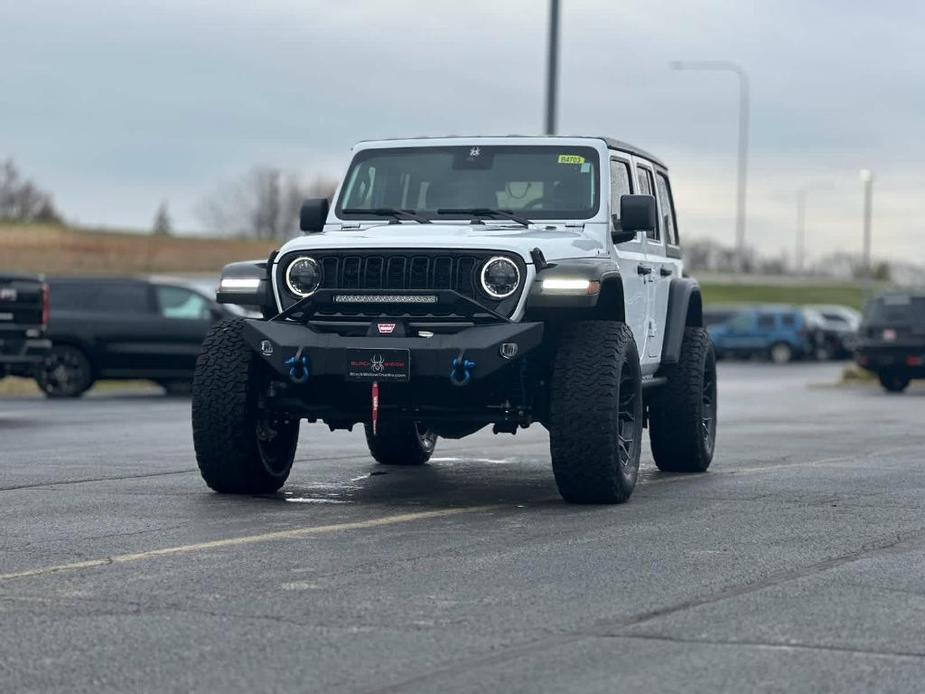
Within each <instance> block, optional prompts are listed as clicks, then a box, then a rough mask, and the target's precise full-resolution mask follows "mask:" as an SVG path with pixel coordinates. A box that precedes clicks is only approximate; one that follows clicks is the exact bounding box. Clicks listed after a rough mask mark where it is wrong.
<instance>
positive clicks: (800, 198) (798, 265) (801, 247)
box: [793, 189, 806, 275]
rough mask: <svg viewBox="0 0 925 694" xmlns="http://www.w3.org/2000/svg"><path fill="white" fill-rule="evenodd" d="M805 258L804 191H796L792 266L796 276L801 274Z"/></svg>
mask: <svg viewBox="0 0 925 694" xmlns="http://www.w3.org/2000/svg"><path fill="white" fill-rule="evenodd" d="M805 257H806V190H803V189H801V190H798V191H797V248H796V255H795V256H794V260H793V264H794V268H795V269H796V272H797V274H798V275H799V274H801V273H802V272H803V267H804V258H805Z"/></svg>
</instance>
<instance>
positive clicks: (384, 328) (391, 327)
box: [376, 323, 395, 335]
mask: <svg viewBox="0 0 925 694" xmlns="http://www.w3.org/2000/svg"><path fill="white" fill-rule="evenodd" d="M376 330H377V331H378V332H379V334H380V335H391V334H392V333H394V332H395V323H377V324H376Z"/></svg>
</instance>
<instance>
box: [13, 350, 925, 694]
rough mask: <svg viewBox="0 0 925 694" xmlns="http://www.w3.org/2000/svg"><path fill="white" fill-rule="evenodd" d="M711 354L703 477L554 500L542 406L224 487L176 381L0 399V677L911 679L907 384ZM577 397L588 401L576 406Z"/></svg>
mask: <svg viewBox="0 0 925 694" xmlns="http://www.w3.org/2000/svg"><path fill="white" fill-rule="evenodd" d="M839 370H840V367H839V366H837V365H812V364H806V365H793V366H788V367H773V366H770V365H760V364H725V363H724V364H722V365H721V372H720V408H721V409H720V431H719V437H718V449H717V456H716V459H715V460H714V463H713V467H712V468H711V470H710V472H708V473H706V474H704V475H698V476H678V475H667V474H661V473H659V472H658V471H657V470H655V468H654V467H653V465H652V463H651V456H649V455H648V452H645V453H644V455H643V461H644V462H643V466H644V471H643V473H642V479H641V481H640V484H639V486H638V487H637V489H636V493H635V494H634V496H633V498H632V500H631V501H630V502H629V503H628V504H626V505H623V506H611V507H575V506H568V505H566V504H564V503H562V502H561V501H560V500H559V498H558V496H557V494H556V489H555V484H554V482H553V478H552V473H551V470H550V468H549V458H548V452H547V448H546V446H547V437H546V434H545V431H543V430H542V429H540V428H539V427H534V428H533V429H531V430H529V431H527V432H520V433H519V434H518V435H517V436H516V437H513V438H512V437H511V436H492V435H491V434H490V433H480V434H479V435H477V436H476V437H473V438H469V439H464V440H462V441H441V442H440V443H439V444H438V449H437V453H436V454H435V457H436V459H435V461H434V462H433V464H432V465H429V466H428V467H426V468H424V469H407V470H396V469H387V468H383V467H381V466H377V465H375V464H374V463H373V462H372V460H371V459H370V458H369V457H368V455H367V454H366V450H365V443H364V441H363V437H362V435H361V434H360V433H359V432H355V433H352V434H348V433H346V432H337V433H334V434H331V433H328V431H327V429H326V428H325V427H322V426H305V427H304V428H303V434H302V439H301V444H300V448H299V452H298V454H297V459H296V460H297V462H296V466H295V468H294V470H293V474H292V476H291V478H290V481H289V484H288V485H287V486H286V487H285V488H284V490H283V492H282V493H280V494H279V495H276V496H272V497H266V498H264V497H244V498H232V497H220V496H218V495H215V494H212V493H210V492H209V491H208V490H207V489H206V487H205V486H204V485H203V484H202V482H201V480H200V478H199V475H198V472H197V471H196V468H195V460H194V458H193V453H192V444H191V436H190V425H189V403H188V401H186V400H183V399H172V398H163V397H155V396H150V395H121V396H116V395H107V396H91V397H88V398H86V399H84V400H83V401H79V402H46V401H44V400H40V399H38V398H35V399H31V398H24V399H6V400H0V441H2V448H0V499H2V503H0V528H2V540H0V543H2V547H0V654H2V656H0V658H2V660H0V691H5V692H13V691H16V692H27V691H60V692H78V691H81V692H83V691H93V692H98V691H176V692H188V691H261V692H270V691H319V692H334V691H344V692H347V691H349V692H354V691H357V692H388V691H433V692H437V691H439V692H462V691H475V690H481V691H505V692H563V691H582V692H614V691H624V690H626V691H629V690H638V691H659V692H664V691H685V692H700V691H702V692H715V691H732V692H741V691H786V692H804V691H805V692H820V691H832V692H851V691H874V690H876V691H921V689H922V682H923V681H925V578H923V575H925V513H923V511H925V428H923V426H922V422H923V415H925V389H923V388H921V387H919V388H913V389H910V391H909V392H908V393H907V394H905V395H902V396H889V395H886V394H884V393H882V392H881V391H880V390H879V389H876V388H873V387H864V386H858V387H851V388H847V387H835V386H833V385H831V384H832V383H834V381H835V380H836V379H837V376H838V373H839ZM590 406H593V403H589V407H590Z"/></svg>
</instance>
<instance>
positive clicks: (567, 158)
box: [559, 154, 585, 164]
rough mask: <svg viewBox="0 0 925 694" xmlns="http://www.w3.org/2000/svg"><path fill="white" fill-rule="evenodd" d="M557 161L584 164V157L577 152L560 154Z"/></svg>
mask: <svg viewBox="0 0 925 694" xmlns="http://www.w3.org/2000/svg"><path fill="white" fill-rule="evenodd" d="M559 163H560V164H584V163H585V158H584V157H581V156H578V155H577V154H560V155H559Z"/></svg>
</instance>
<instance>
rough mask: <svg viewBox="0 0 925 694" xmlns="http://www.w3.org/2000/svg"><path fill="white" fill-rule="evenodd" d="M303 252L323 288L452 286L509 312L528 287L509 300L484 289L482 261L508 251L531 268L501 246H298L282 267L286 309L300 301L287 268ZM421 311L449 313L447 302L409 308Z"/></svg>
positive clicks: (520, 266)
mask: <svg viewBox="0 0 925 694" xmlns="http://www.w3.org/2000/svg"><path fill="white" fill-rule="evenodd" d="M303 255H309V256H311V257H313V258H314V259H315V260H316V261H317V262H318V264H319V265H320V267H321V286H320V288H321V289H334V290H342V289H343V290H348V289H349V290H359V291H363V290H374V291H395V292H400V291H403V290H419V291H420V290H424V291H427V290H439V289H450V290H453V291H455V292H458V293H459V294H462V295H463V296H465V297H468V298H470V299H473V300H475V301H477V302H478V303H480V304H481V305H482V306H485V307H486V308H489V309H491V310H492V311H495V312H497V313H500V314H501V315H505V316H510V315H511V314H512V313H513V312H514V309H515V307H516V306H517V302H518V300H519V298H520V295H521V292H522V291H523V286H521V288H520V290H518V291H517V292H516V293H515V294H514V296H511V297H509V298H507V299H503V300H501V301H498V300H496V299H492V298H491V297H489V296H488V295H486V294H485V293H484V292H483V291H482V290H481V289H480V282H479V272H480V271H481V268H482V265H483V264H484V262H485V261H486V260H488V259H489V258H492V257H494V256H498V255H503V256H505V257H509V258H510V259H511V260H513V261H514V262H515V263H517V265H518V267H519V268H520V272H521V277H522V278H525V277H526V267H525V266H524V264H523V263H522V261H521V260H520V258H519V257H517V256H516V255H514V254H509V253H503V252H501V253H499V252H497V251H466V252H455V253H454V252H446V251H420V250H417V249H415V250H408V251H385V252H376V251H356V250H349V251H314V252H313V251H297V252H294V253H289V254H287V255H286V256H285V257H283V258H281V259H280V263H279V267H278V273H279V274H278V277H279V280H280V282H279V287H280V288H281V289H282V290H283V291H282V293H281V296H282V299H283V308H288V307H289V306H291V305H292V304H293V303H295V301H296V297H294V296H292V295H291V294H290V293H289V292H288V291H286V289H285V286H286V285H285V280H284V277H285V272H286V268H287V267H288V266H289V263H290V262H292V261H293V260H294V259H295V258H296V257H298V256H303ZM402 310H403V311H406V310H407V309H404V308H403V309H402ZM360 312H361V313H362V311H360ZM422 312H426V313H428V314H431V315H435V316H446V315H447V314H448V311H447V310H446V309H445V308H444V307H441V306H434V305H430V306H421V307H418V308H416V309H414V310H412V311H410V313H413V314H415V315H420V314H421V313H422ZM346 313H350V314H352V315H356V314H357V311H353V310H349V311H346Z"/></svg>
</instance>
